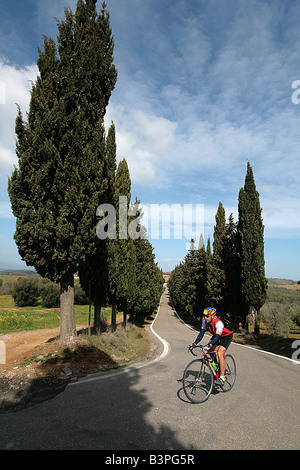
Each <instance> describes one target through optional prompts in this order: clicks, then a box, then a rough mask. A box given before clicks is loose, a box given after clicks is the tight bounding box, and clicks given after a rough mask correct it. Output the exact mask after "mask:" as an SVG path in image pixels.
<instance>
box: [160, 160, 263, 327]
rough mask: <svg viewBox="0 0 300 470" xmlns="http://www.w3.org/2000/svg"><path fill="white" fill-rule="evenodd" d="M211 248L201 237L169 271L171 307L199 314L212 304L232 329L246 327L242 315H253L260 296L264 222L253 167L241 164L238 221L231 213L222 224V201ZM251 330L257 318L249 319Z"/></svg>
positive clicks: (259, 304)
mask: <svg viewBox="0 0 300 470" xmlns="http://www.w3.org/2000/svg"><path fill="white" fill-rule="evenodd" d="M215 221H216V222H215V226H214V239H213V246H212V249H211V244H210V240H209V239H208V242H207V247H206V248H205V246H204V241H203V237H202V236H201V238H200V242H199V247H198V249H197V250H196V249H195V246H194V242H193V240H192V243H191V249H190V250H189V252H188V253H187V255H186V257H185V259H184V261H183V262H182V263H180V264H179V265H178V266H176V267H175V269H174V270H173V271H172V273H171V275H170V279H169V289H170V294H171V297H172V300H173V303H174V305H175V307H176V308H177V309H178V310H179V311H181V312H185V313H187V314H189V315H191V316H193V317H194V318H199V317H200V316H201V315H202V312H203V310H204V308H205V307H206V306H208V305H209V306H214V307H215V308H216V309H217V311H218V313H219V315H220V316H221V317H222V318H224V320H226V321H227V322H228V323H229V324H230V325H231V326H232V327H233V328H235V327H237V326H238V325H239V323H242V325H243V326H246V320H247V315H248V314H252V315H253V317H254V319H255V320H257V315H258V313H259V310H260V308H261V307H262V306H263V304H264V302H265V300H266V291H267V280H266V277H265V261H264V226H263V221H262V216H261V207H260V201H259V194H258V192H257V190H256V186H255V181H254V176H253V170H252V167H251V165H250V163H249V162H248V163H247V174H246V178H245V184H244V187H243V188H241V189H240V192H239V197H238V221H237V222H234V219H233V215H232V214H231V215H230V217H229V219H228V222H227V223H226V217H225V210H224V207H223V205H222V203H221V202H220V203H219V207H218V210H217V213H216V217H215ZM255 331H256V332H257V333H258V332H259V323H258V321H255Z"/></svg>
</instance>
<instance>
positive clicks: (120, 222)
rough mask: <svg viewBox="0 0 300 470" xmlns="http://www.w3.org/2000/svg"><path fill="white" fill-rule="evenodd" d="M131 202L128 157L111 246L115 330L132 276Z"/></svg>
mask: <svg viewBox="0 0 300 470" xmlns="http://www.w3.org/2000/svg"><path fill="white" fill-rule="evenodd" d="M130 199H131V179H130V174H129V169H128V165H127V162H126V160H125V158H123V159H122V160H121V161H120V162H119V165H118V168H117V172H116V179H115V187H114V206H115V209H116V238H115V239H113V240H109V243H108V280H109V293H110V294H109V296H110V303H111V305H112V322H111V324H112V329H113V330H115V328H116V312H117V308H122V309H123V310H124V308H125V309H126V298H127V295H128V281H129V273H130V240H129V239H128V237H127V232H128V209H129V204H130Z"/></svg>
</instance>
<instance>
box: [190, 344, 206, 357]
mask: <svg viewBox="0 0 300 470" xmlns="http://www.w3.org/2000/svg"><path fill="white" fill-rule="evenodd" d="M195 348H199V349H201V351H203V346H202V344H199V346H198V345H197V346H194V347H193V348H190V347H189V351H190V353H192V354H193V356H196V357H197V354H195V353H194V352H193V349H195Z"/></svg>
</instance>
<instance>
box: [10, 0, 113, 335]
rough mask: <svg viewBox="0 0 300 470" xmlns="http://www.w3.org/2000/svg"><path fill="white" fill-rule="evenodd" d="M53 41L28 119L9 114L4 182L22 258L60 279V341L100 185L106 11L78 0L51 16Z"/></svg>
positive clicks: (109, 47)
mask: <svg viewBox="0 0 300 470" xmlns="http://www.w3.org/2000/svg"><path fill="white" fill-rule="evenodd" d="M58 29H59V34H58V48H57V47H56V44H55V42H54V40H53V39H51V38H46V37H45V38H44V50H43V51H41V50H39V58H38V61H37V65H38V68H39V72H40V75H39V77H38V78H37V81H36V83H35V84H34V85H33V87H32V93H31V101H30V109H29V114H28V122H27V123H26V122H25V121H24V120H23V117H22V114H21V110H20V109H19V112H18V116H17V119H16V134H17V155H18V158H19V166H18V168H17V169H15V171H14V172H13V174H12V176H11V178H10V180H9V185H8V192H9V196H10V199H11V204H12V210H13V213H14V215H15V217H16V219H17V222H16V233H15V241H16V244H17V246H18V249H19V253H20V255H21V257H22V258H23V259H24V260H25V262H26V263H27V265H29V266H34V267H35V269H36V270H37V272H38V273H39V274H41V275H42V276H43V277H47V278H49V279H51V280H53V281H56V282H60V286H61V342H62V343H68V342H69V341H71V340H72V339H73V338H75V337H76V325H75V316H74V280H73V275H74V273H75V272H76V271H77V269H78V266H79V264H80V262H81V261H84V259H85V257H86V255H87V254H89V253H91V252H92V251H93V250H94V246H95V244H94V239H95V237H96V232H95V226H96V208H97V206H98V205H99V204H100V203H101V198H102V196H103V193H104V189H103V185H102V180H103V155H104V153H105V150H104V127H103V118H104V115H105V109H106V106H107V104H108V101H109V98H110V95H111V92H112V90H113V89H114V86H115V82H116V78H117V72H116V69H115V67H114V65H113V38H112V32H111V28H110V23H109V14H108V13H107V11H106V9H105V4H103V6H102V10H101V12H100V14H97V11H96V1H95V0H93V1H92V0H87V1H86V2H84V1H83V0H78V3H77V8H76V13H75V14H73V13H72V12H71V10H68V9H65V20H64V21H60V22H59V23H58Z"/></svg>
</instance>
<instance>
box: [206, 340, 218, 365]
mask: <svg viewBox="0 0 300 470" xmlns="http://www.w3.org/2000/svg"><path fill="white" fill-rule="evenodd" d="M216 347H217V344H213V345H212V346H211V347H210V348H209V350H208V352H209V354H210V356H211V358H212V360H213V361H214V362H216V353H217V351H216V352H214V351H215V349H216Z"/></svg>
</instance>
